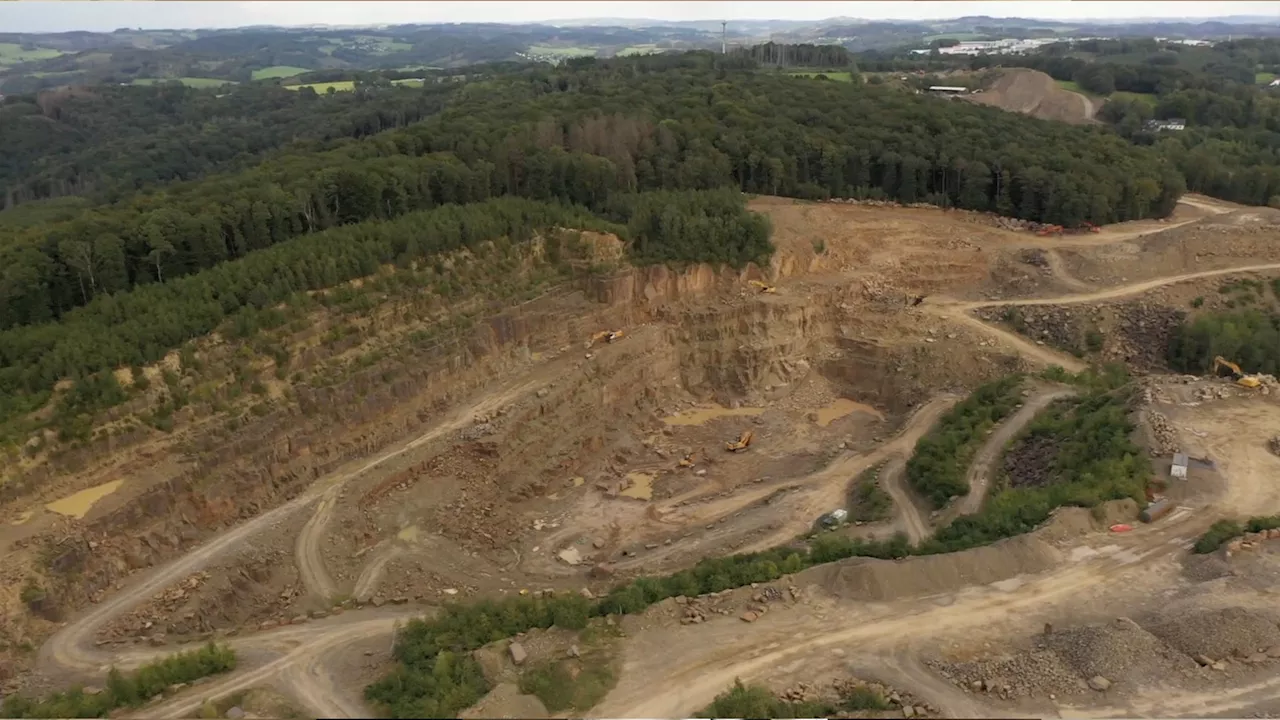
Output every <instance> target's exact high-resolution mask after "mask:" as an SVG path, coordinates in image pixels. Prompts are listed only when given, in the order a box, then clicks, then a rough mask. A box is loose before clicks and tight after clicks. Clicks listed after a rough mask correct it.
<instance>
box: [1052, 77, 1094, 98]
mask: <svg viewBox="0 0 1280 720" xmlns="http://www.w3.org/2000/svg"><path fill="white" fill-rule="evenodd" d="M1054 82H1056V83H1058V87H1060V88H1062V89H1063V90H1070V91H1071V92H1075V93H1080V94H1081V95H1091V94H1092V93H1087V92H1085V91H1084V88H1082V87H1080V84H1079V83H1077V82H1076V81H1075V80H1054Z"/></svg>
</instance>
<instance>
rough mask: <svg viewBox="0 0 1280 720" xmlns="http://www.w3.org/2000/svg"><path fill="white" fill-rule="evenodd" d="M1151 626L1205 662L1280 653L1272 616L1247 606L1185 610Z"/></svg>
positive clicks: (1279, 633)
mask: <svg viewBox="0 0 1280 720" xmlns="http://www.w3.org/2000/svg"><path fill="white" fill-rule="evenodd" d="M1150 627H1151V633H1152V634H1153V635H1155V636H1156V637H1159V638H1160V639H1161V640H1163V641H1164V642H1166V643H1168V644H1169V645H1170V646H1172V647H1174V648H1176V649H1177V650H1180V651H1182V652H1183V653H1185V654H1187V655H1188V656H1190V657H1192V658H1193V659H1195V660H1196V662H1198V663H1199V664H1200V665H1203V666H1213V665H1214V664H1215V663H1217V662H1218V661H1219V660H1221V659H1226V658H1240V659H1248V658H1250V657H1252V656H1254V655H1257V654H1263V655H1268V656H1269V657H1271V658H1276V657H1280V627H1277V625H1276V623H1275V621H1274V620H1273V619H1272V618H1269V617H1267V616H1265V615H1263V614H1262V613H1259V612H1255V611H1252V610H1247V609H1244V608H1223V609H1221V610H1208V611H1195V612H1189V613H1182V614H1178V615H1173V616H1170V617H1167V618H1166V619H1165V620H1164V621H1162V622H1159V623H1154V624H1152V625H1151V626H1150ZM1215 658H1216V659H1215Z"/></svg>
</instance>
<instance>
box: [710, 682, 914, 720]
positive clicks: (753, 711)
mask: <svg viewBox="0 0 1280 720" xmlns="http://www.w3.org/2000/svg"><path fill="white" fill-rule="evenodd" d="M890 709H892V705H891V704H890V703H889V701H888V699H886V698H885V697H884V696H883V695H881V694H880V693H879V692H876V691H875V690H873V689H872V688H871V687H869V686H867V685H857V686H854V687H853V688H852V689H850V690H849V691H848V692H847V693H846V694H844V695H842V696H841V697H840V698H839V699H838V700H836V701H835V702H830V701H824V700H810V701H808V702H788V701H786V700H783V699H782V698H779V697H778V696H777V695H774V694H773V693H772V692H771V691H770V690H769V688H767V687H764V686H763V685H757V684H754V683H753V684H751V685H743V684H742V681H741V680H734V682H733V687H731V688H729V689H728V690H726V691H724V692H722V693H720V694H719V695H717V696H716V699H715V700H714V701H712V703H711V704H710V705H708V706H707V707H705V708H703V709H702V711H701V712H700V713H698V715H697V716H698V717H701V718H816V717H832V716H838V715H840V714H842V713H846V712H859V711H880V712H883V711H885V710H890Z"/></svg>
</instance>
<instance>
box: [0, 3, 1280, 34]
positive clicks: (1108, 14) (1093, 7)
mask: <svg viewBox="0 0 1280 720" xmlns="http://www.w3.org/2000/svg"><path fill="white" fill-rule="evenodd" d="M963 15H990V16H992V17H1030V18H1043V19H1054V20H1062V19H1070V20H1078V19H1117V18H1137V17H1152V18H1169V19H1178V18H1205V17H1223V16H1227V15H1269V16H1273V17H1277V18H1280V2H1223V1H1221V0H1219V1H1217V2H1117V1H1115V0H1106V1H1097V0H1095V1H1094V2H1080V1H1076V2H1062V1H1060V0H1049V1H1043V0H1042V1H1038V2H1028V1H1022V0H1006V1H1004V2H929V1H920V0H917V1H915V2H806V1H803V0H801V1H798V2H768V1H755V0H753V1H750V2H702V1H698V0H691V1H689V2H629V1H622V2H564V1H556V2H531V1H530V2H359V1H353V0H348V1H347V2H337V1H333V2H306V1H305V0H304V1H301V2H299V1H294V2H169V1H165V2H155V1H143V2H111V1H110V0H96V1H94V2H85V1H83V0H60V1H56V2H3V1H0V32H62V31H67V30H93V31H111V30H115V29H117V28H121V27H130V28H137V27H141V28H228V27H242V26H245V25H312V24H328V25H379V24H383V23H433V22H443V23H448V22H539V21H544V22H545V21H554V20H569V19H575V18H596V17H615V18H652V19H656V20H735V19H738V20H746V19H753V20H774V19H786V20H822V19H824V18H829V17H839V16H844V17H854V18H866V19H871V20H890V19H893V20H910V19H943V18H952V17H960V16H963Z"/></svg>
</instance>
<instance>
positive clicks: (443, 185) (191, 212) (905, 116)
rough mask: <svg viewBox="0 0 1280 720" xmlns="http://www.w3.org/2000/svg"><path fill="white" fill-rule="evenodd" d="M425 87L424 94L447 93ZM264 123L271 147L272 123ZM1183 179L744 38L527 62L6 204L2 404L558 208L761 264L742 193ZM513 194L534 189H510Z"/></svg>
mask: <svg viewBox="0 0 1280 720" xmlns="http://www.w3.org/2000/svg"><path fill="white" fill-rule="evenodd" d="M170 91H172V92H174V93H175V94H174V96H173V97H174V98H175V100H174V102H175V103H177V106H176V107H175V108H174V109H171V110H169V112H170V113H172V114H174V115H182V114H183V113H185V112H196V110H195V108H201V107H204V105H202V103H203V102H205V100H204V99H202V98H201V99H190V100H188V99H187V93H188V92H195V91H180V90H177V89H170V88H165V89H164V90H163V91H158V92H157V94H156V96H155V101H156V102H160V103H162V102H164V100H165V98H168V97H170V96H168V95H166V94H165V93H166V92H170ZM264 92H266V91H264ZM264 97H265V98H266V99H264V100H263V102H268V103H269V102H271V101H272V100H271V98H272V97H273V96H270V95H267V96H264ZM422 97H425V98H429V100H425V101H423V102H426V103H428V104H427V105H424V106H421V107H422V108H423V109H422V111H423V112H426V111H429V110H430V109H431V107H430V104H429V103H430V102H438V99H437V96H435V95H432V94H429V93H427V92H426V91H422ZM328 100H329V99H321V98H310V99H299V100H298V101H297V102H298V103H299V105H298V106H297V107H299V108H305V107H307V105H306V103H311V104H313V105H314V104H317V103H322V102H328ZM182 102H191V103H192V104H193V105H192V108H190V109H183V106H182V105H181V103H182ZM360 102H361V100H360V99H359V98H355V99H353V100H352V101H351V103H352V104H351V106H350V107H351V108H352V110H353V112H354V110H355V109H356V108H360V107H362V106H361V105H360ZM364 102H365V103H366V105H365V107H367V106H368V105H372V106H373V107H374V108H378V107H379V106H378V105H377V102H378V101H377V100H376V99H367V100H365V101H364ZM293 107H294V106H293V105H290V104H288V103H285V105H284V109H283V110H282V111H281V112H283V113H284V116H285V117H286V118H288V117H294V116H293V115H290V114H289V112H290V108H293ZM345 117H347V116H345V115H343V114H342V113H340V112H335V115H334V118H345ZM299 122H301V121H299ZM161 132H162V131H161ZM175 132H176V130H175ZM263 133H264V134H265V135H266V136H267V139H265V140H262V141H261V143H262V145H263V146H266V145H270V144H271V142H273V141H274V140H276V139H279V135H277V134H274V133H276V131H275V130H274V129H271V128H269V127H268V126H266V125H264V126H263ZM360 134H361V133H359V132H352V133H349V135H353V136H354V135H360ZM107 144H108V145H109V143H107ZM94 147H96V146H95V145H93V144H92V143H87V144H86V152H92V148H94ZM72 154H74V153H72ZM1182 190H1183V188H1182V180H1181V177H1180V176H1179V175H1178V173H1177V172H1176V171H1175V170H1174V169H1173V168H1172V167H1171V166H1170V165H1169V164H1168V163H1167V162H1165V161H1164V160H1162V159H1161V158H1160V157H1159V156H1158V155H1157V154H1156V153H1154V152H1152V151H1150V150H1146V149H1142V148H1136V147H1133V146H1132V145H1130V144H1129V143H1127V142H1125V141H1124V140H1123V139H1122V138H1120V137H1118V136H1116V135H1115V134H1114V133H1109V132H1106V131H1103V130H1099V129H1083V128H1076V127H1070V126H1066V125H1059V124H1054V123H1049V122H1041V121H1037V120H1032V119H1028V118H1025V117H1022V116H1019V115H1015V114H1011V113H1004V112H1001V111H998V110H993V109H990V108H984V107H977V106H972V105H968V104H964V103H951V102H947V101H944V100H938V99H936V98H930V97H916V96H911V95H905V94H902V93H899V92H894V91H891V90H886V89H877V88H865V87H858V86H855V85H852V84H848V83H832V82H822V81H817V80H807V79H799V78H791V77H786V76H781V75H777V74H774V73H770V72H760V71H757V70H756V69H755V64H754V62H752V61H751V60H750V58H744V57H739V58H730V59H729V60H728V61H726V60H725V59H724V58H721V57H718V56H716V55H712V54H710V53H691V54H687V55H684V56H660V57H646V58H637V59H628V60H612V61H607V62H600V61H594V60H582V61H574V62H572V63H568V64H566V65H565V66H562V67H559V68H551V67H548V66H532V67H529V68H526V69H523V70H519V71H516V72H511V73H509V74H506V75H501V76H498V77H496V78H494V79H490V80H487V81H484V82H477V83H471V84H467V85H464V86H461V87H459V88H458V89H457V90H456V91H455V93H454V94H453V95H451V96H449V98H448V101H447V103H445V108H444V109H443V110H442V111H441V112H439V113H436V114H434V115H431V116H429V117H427V118H426V119H425V120H422V121H420V122H417V123H413V124H410V125H408V126H406V127H403V128H399V129H394V130H387V131H384V132H380V133H376V134H372V135H369V136H367V137H363V138H360V139H354V138H348V139H344V140H340V141H335V142H334V143H332V144H331V147H330V148H329V149H325V150H321V149H320V148H319V147H317V146H315V145H314V144H303V145H300V146H292V147H289V148H286V149H284V150H282V151H279V152H275V153H272V154H270V156H269V157H268V158H267V159H265V160H263V161H262V162H260V163H259V164H257V165H255V166H252V167H246V168H245V169H243V170H238V171H235V172H230V173H221V174H217V175H212V176H209V177H206V178H202V179H199V180H194V181H187V182H177V183H173V184H169V185H167V186H164V187H162V188H159V189H156V190H152V191H147V192H141V193H134V194H126V195H123V196H121V197H119V198H118V199H111V198H107V199H105V200H103V201H101V202H97V201H88V200H86V201H79V202H77V203H69V202H59V203H56V204H52V205H50V204H48V203H31V204H29V205H20V206H18V208H17V209H16V211H9V212H7V213H2V214H0V329H5V330H4V332H3V333H0V394H3V395H4V396H5V406H6V410H7V412H5V413H4V414H5V415H9V414H11V413H15V412H24V411H26V410H30V409H32V408H34V407H36V406H39V405H40V404H42V403H43V402H44V401H45V399H46V398H47V397H48V393H49V391H50V389H51V388H52V387H53V385H54V384H55V383H56V382H57V381H58V380H59V379H60V378H64V377H72V378H87V377H90V376H95V377H102V376H101V375H94V374H95V373H98V374H100V373H102V371H105V370H109V369H111V368H113V367H119V366H124V365H136V364H142V363H149V362H155V361H156V360H158V359H159V358H160V357H162V356H163V355H164V353H165V352H167V351H169V350H171V349H173V348H175V347H177V346H178V345H180V344H181V343H182V342H184V341H185V340H187V339H190V338H194V337H198V336H200V335H202V334H205V333H207V332H209V331H210V330H212V329H213V328H215V327H216V326H217V325H218V324H219V323H220V322H223V321H224V320H225V319H226V318H229V317H231V316H233V315H236V314H238V313H241V312H258V311H262V310H265V309H266V308H268V306H270V305H271V304H273V303H277V302H280V301H282V300H287V299H288V298H289V297H291V296H292V295H293V294H294V293H298V292H302V291H303V290H315V289H318V288H322V287H329V286H331V285H333V284H334V283H338V282H343V281H345V280H349V279H352V278H353V277H357V276H359V275H360V274H362V273H367V272H370V271H372V269H373V268H376V267H377V265H378V264H379V263H387V262H404V261H406V260H407V259H411V258H421V257H426V256H430V255H434V254H437V253H440V252H445V251H449V250H451V249H454V248H460V247H467V246H469V245H470V244H472V243H475V242H480V241H485V240H499V239H501V238H502V237H514V236H519V237H526V236H528V235H530V234H534V233H536V232H539V231H541V230H545V229H547V228H549V227H552V226H561V227H580V228H581V227H592V226H600V227H606V226H607V227H617V228H618V231H619V232H622V233H623V234H625V235H627V236H629V238H630V240H631V246H630V247H631V255H632V258H633V260H634V261H636V262H641V263H661V262H675V263H687V262H716V263H729V264H734V265H742V264H744V263H746V262H749V261H763V260H765V259H766V258H767V257H768V256H769V253H770V252H771V246H770V244H769V241H768V227H767V225H766V224H765V223H763V222H762V220H761V219H760V218H756V217H754V216H752V215H750V214H749V213H746V212H745V210H744V209H743V200H742V197H741V196H740V195H739V192H740V191H741V192H748V193H767V194H780V195H788V196H794V197H801V198H824V197H828V196H832V195H837V196H856V197H866V198H891V199H895V200H899V201H902V202H917V201H929V202H934V203H937V204H940V205H946V206H956V207H964V208H973V209H978V210H995V211H998V212H1000V213H1003V214H1006V215H1015V216H1020V217H1025V218H1031V219H1036V220H1044V221H1047V222H1055V223H1059V224H1064V225H1077V224H1079V223H1082V222H1084V221H1091V222H1095V223H1107V222H1115V221H1120V220H1129V219H1134V218H1142V217H1155V216H1162V215H1165V214H1167V213H1168V212H1169V211H1170V210H1171V209H1172V208H1173V206H1174V204H1175V202H1176V200H1177V197H1178V196H1179V194H1180V193H1181V192H1182ZM507 196H514V197H516V198H523V199H526V200H527V201H529V202H528V203H526V204H519V203H515V201H514V200H511V201H510V202H506V203H505V204H504V203H502V202H498V203H497V204H495V202H496V199H498V198H503V197H507ZM473 203H486V204H485V205H482V206H474V205H471V204H473ZM530 203H532V204H530ZM457 206H461V209H459V208H458V207H457ZM570 207H572V208H573V209H569V208H570ZM450 208H453V209H450ZM11 213H16V214H13V215H10V214H11ZM566 213H567V214H566ZM491 214H496V218H498V219H497V220H495V221H492V222H491V221H487V220H485V219H484V218H485V216H487V215H491ZM6 216H10V217H12V218H13V221H12V222H5V218H6ZM501 218H507V219H505V220H503V219H501ZM624 228H625V230H624ZM77 308H79V309H77ZM250 325H252V323H250ZM108 384H109V381H108ZM84 386H85V387H95V386H94V385H93V384H91V383H86V384H84ZM99 395H102V396H103V397H110V396H112V393H110V392H107V391H103V392H102V393H99Z"/></svg>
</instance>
